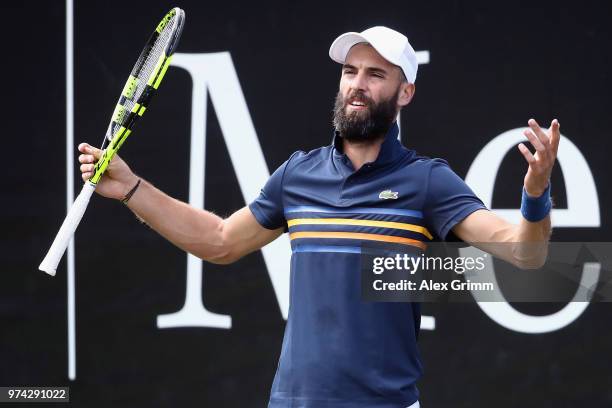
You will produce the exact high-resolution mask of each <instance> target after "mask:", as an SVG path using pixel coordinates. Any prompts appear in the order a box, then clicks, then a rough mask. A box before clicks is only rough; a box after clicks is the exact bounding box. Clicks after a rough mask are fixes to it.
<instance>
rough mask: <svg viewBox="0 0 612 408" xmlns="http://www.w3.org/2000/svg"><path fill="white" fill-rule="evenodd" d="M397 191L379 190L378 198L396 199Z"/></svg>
mask: <svg viewBox="0 0 612 408" xmlns="http://www.w3.org/2000/svg"><path fill="white" fill-rule="evenodd" d="M397 194H398V193H397V191H391V190H385V191H381V192H380V194H379V195H378V198H380V199H381V200H397Z"/></svg>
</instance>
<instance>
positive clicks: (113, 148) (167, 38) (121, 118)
mask: <svg viewBox="0 0 612 408" xmlns="http://www.w3.org/2000/svg"><path fill="white" fill-rule="evenodd" d="M184 22H185V12H184V11H183V10H181V9H180V8H178V7H175V8H173V9H172V10H170V12H169V13H168V14H166V15H165V16H164V18H163V19H162V20H161V21H160V23H159V24H158V25H157V27H156V28H155V31H153V34H151V37H150V38H149V41H148V42H147V44H146V45H145V47H144V50H142V52H141V53H140V56H139V57H138V61H136V65H134V68H133V69H132V72H131V73H130V76H129V78H128V80H127V82H126V83H125V86H124V87H123V91H122V92H121V96H120V97H119V101H118V102H117V105H116V106H115V110H114V112H113V116H112V118H111V121H110V124H109V125H108V129H107V130H106V134H105V136H104V142H103V143H102V147H101V149H102V150H103V153H102V157H100V160H98V162H97V163H96V165H95V167H94V171H93V175H92V176H91V177H90V178H89V180H88V181H86V182H85V184H84V185H83V189H82V190H81V192H80V193H79V195H78V196H77V198H76V200H75V201H74V203H73V204H72V206H71V207H70V211H68V214H67V215H66V218H65V219H64V222H63V224H62V226H61V227H60V229H59V231H58V233H57V235H56V237H55V240H54V241H53V244H51V248H49V251H48V252H47V255H46V256H45V259H43V261H42V262H41V264H40V266H39V267H38V269H40V270H41V271H44V272H47V273H48V274H49V275H51V276H54V275H55V270H56V269H57V265H58V264H59V262H60V260H61V259H62V256H63V255H64V252H65V251H66V248H67V247H68V243H69V242H70V239H71V238H72V236H73V235H74V232H75V230H76V228H77V226H78V225H79V222H81V218H83V214H84V213H85V210H86V209H87V204H88V203H89V199H90V198H91V195H92V194H93V192H94V190H95V189H96V185H97V184H98V182H99V181H100V179H101V178H102V176H103V175H104V172H105V171H106V169H107V168H108V165H109V164H110V162H111V160H112V159H113V157H114V156H115V154H116V153H117V151H118V150H119V148H120V147H121V146H122V145H123V143H124V142H125V139H127V137H128V136H129V135H130V133H131V132H132V128H133V126H134V124H135V123H136V121H137V120H138V118H139V117H141V116H142V115H143V114H144V112H145V110H146V109H147V107H148V106H149V103H150V102H151V98H152V97H153V95H155V91H156V90H157V88H158V87H159V84H160V83H161V81H162V79H163V78H164V75H165V74H166V71H167V70H168V66H169V65H170V60H171V59H172V54H173V52H174V50H175V49H176V46H177V44H178V41H179V38H180V36H181V32H182V31H183V24H184Z"/></svg>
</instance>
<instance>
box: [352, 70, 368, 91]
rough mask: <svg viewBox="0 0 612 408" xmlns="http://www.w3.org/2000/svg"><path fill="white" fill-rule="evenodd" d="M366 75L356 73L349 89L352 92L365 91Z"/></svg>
mask: <svg viewBox="0 0 612 408" xmlns="http://www.w3.org/2000/svg"><path fill="white" fill-rule="evenodd" d="M366 85H367V83H366V75H365V73H364V72H357V74H355V76H354V77H353V80H352V81H351V88H353V89H354V90H359V91H365V90H366Z"/></svg>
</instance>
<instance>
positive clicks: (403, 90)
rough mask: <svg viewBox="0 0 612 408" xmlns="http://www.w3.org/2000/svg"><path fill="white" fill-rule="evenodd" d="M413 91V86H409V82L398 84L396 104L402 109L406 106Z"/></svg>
mask: <svg viewBox="0 0 612 408" xmlns="http://www.w3.org/2000/svg"><path fill="white" fill-rule="evenodd" d="M415 91H416V88H415V86H414V84H411V83H410V82H402V83H401V84H400V92H399V96H398V98H397V104H398V105H399V106H400V107H402V108H403V107H404V106H406V105H408V104H409V103H410V101H411V100H412V97H413V96H414V92H415Z"/></svg>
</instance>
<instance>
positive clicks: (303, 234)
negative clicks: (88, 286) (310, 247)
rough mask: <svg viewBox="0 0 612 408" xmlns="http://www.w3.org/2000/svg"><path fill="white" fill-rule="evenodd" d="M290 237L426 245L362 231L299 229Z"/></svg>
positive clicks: (424, 246)
mask: <svg viewBox="0 0 612 408" xmlns="http://www.w3.org/2000/svg"><path fill="white" fill-rule="evenodd" d="M289 238H290V239H299V238H340V239H362V240H366V241H379V242H392V243H394V244H403V245H411V246H416V247H419V248H421V249H423V250H425V249H426V248H427V245H425V243H423V242H421V241H417V240H416V239H410V238H404V237H395V236H392V235H379V234H366V233H362V232H333V231H331V232H330V231H300V232H292V233H290V234H289Z"/></svg>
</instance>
